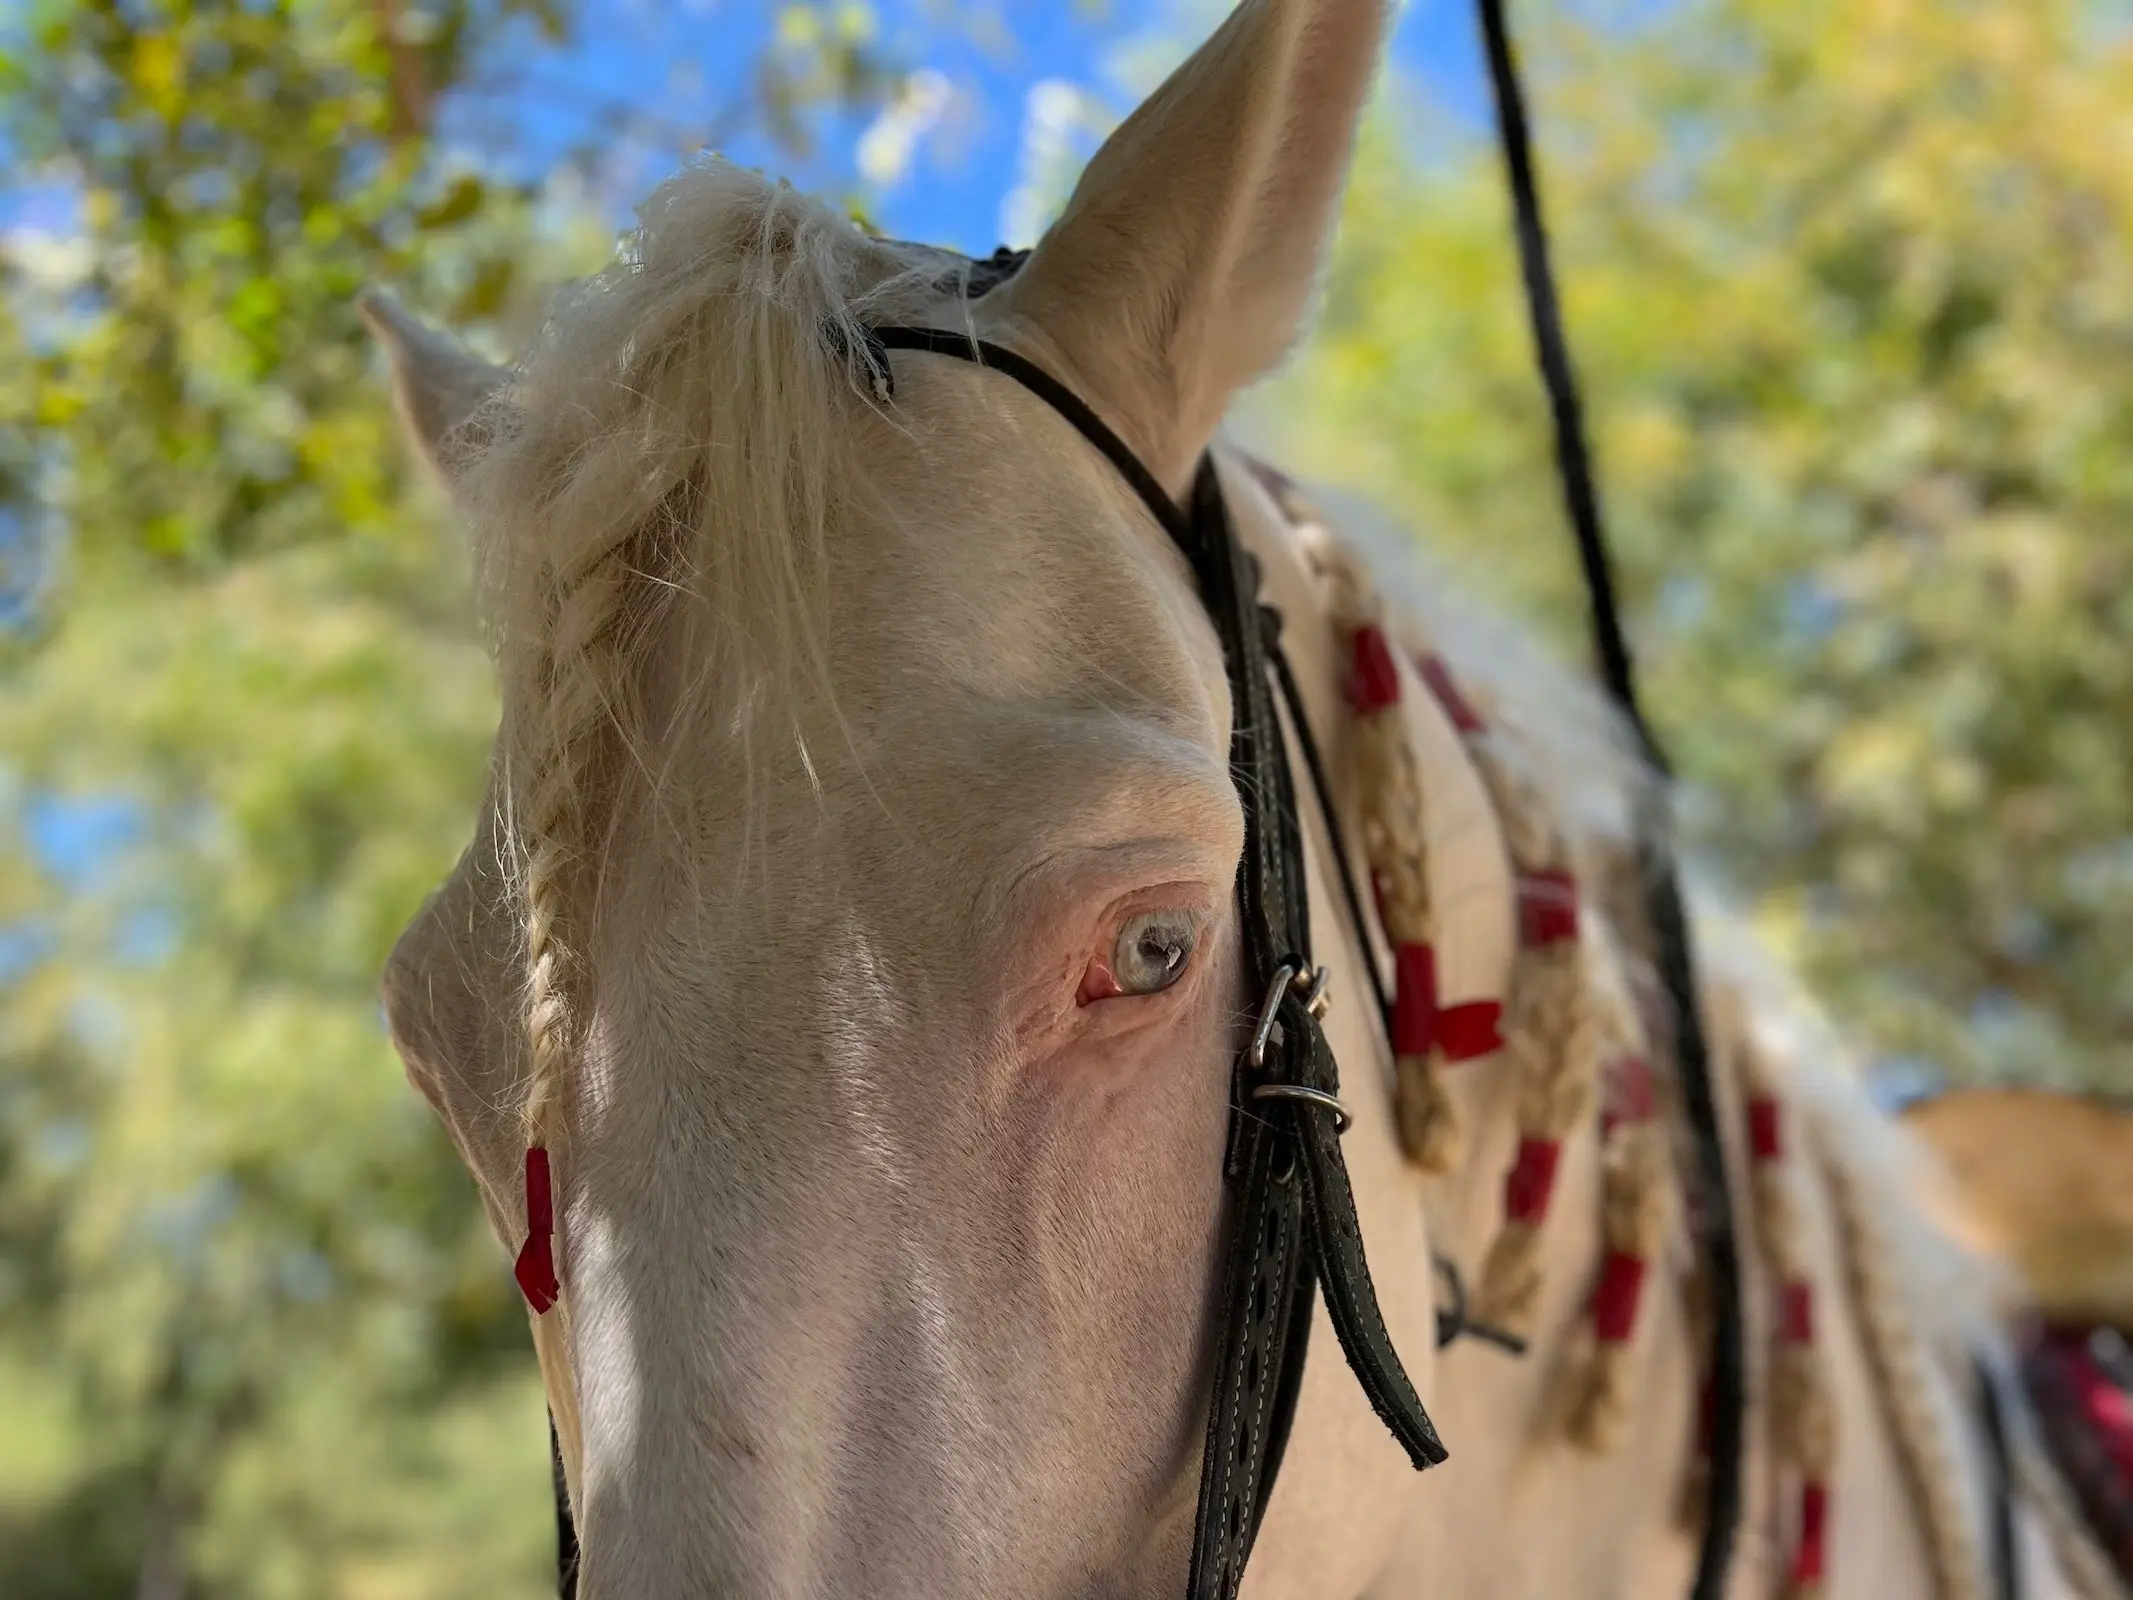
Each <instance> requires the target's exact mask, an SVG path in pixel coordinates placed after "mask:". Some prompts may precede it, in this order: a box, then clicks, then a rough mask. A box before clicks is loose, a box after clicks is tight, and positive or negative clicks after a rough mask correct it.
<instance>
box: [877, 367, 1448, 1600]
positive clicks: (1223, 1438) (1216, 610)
mask: <svg viewBox="0 0 2133 1600" xmlns="http://www.w3.org/2000/svg"><path fill="white" fill-rule="evenodd" d="M870 337H871V341H872V342H875V343H877V344H878V346H879V347H880V349H881V350H883V351H887V350H917V351H925V352H928V353H931V354H934V355H942V356H949V357H952V358H954V359H956V360H959V361H968V362H971V363H973V364H974V365H977V366H981V367H990V368H995V369H997V370H998V371H1000V372H1002V373H1004V374H1006V375H1007V376H1008V377H1011V378H1013V379H1015V380H1016V381H1017V382H1019V383H1020V384H1022V385H1023V386H1024V387H1025V388H1027V389H1028V390H1030V391H1031V392H1032V393H1033V394H1035V395H1036V396H1037V397H1038V398H1039V399H1040V400H1043V401H1044V402H1045V403H1046V404H1047V405H1049V406H1051V408H1052V409H1053V410H1055V411H1057V412H1058V413H1059V414H1060V415H1061V416H1062V417H1064V418H1065V419H1066V421H1068V422H1069V423H1071V424H1072V425H1073V426H1074V428H1075V429H1076V430H1077V431H1078V432H1079V433H1080V434H1081V435H1082V437H1084V438H1085V439H1087V440H1088V441H1089V442H1090V443H1091V444H1093V445H1094V446H1096V448H1097V449H1098V450H1100V451H1102V452H1103V454H1104V455H1105V456H1106V457H1107V458H1108V459H1109V460H1110V461H1111V463H1112V464H1113V465H1114V466H1115V467H1117V468H1118V470H1119V472H1120V473H1121V474H1122V475H1123V476H1124V477H1125V479H1126V481H1127V482H1128V483H1129V484H1131V485H1132V486H1133V488H1134V490H1135V492H1136V493H1137V494H1138V495H1139V496H1140V498H1141V500H1142V502H1143V503H1144V504H1146V506H1147V507H1148V510H1149V512H1150V514H1151V515H1153V516H1154V517H1155V519H1156V521H1157V522H1158V523H1159V524H1161V526H1162V527H1163V529H1164V531H1165V532H1166V533H1168V534H1169V535H1170V537H1171V539H1172V540H1173V541H1174V542H1175V543H1176V544H1177V546H1178V549H1179V550H1180V551H1181V552H1182V553H1183V554H1184V556H1185V559H1186V561H1187V562H1188V563H1189V564H1190V566H1191V568H1192V571H1193V576H1194V578H1195V580H1196V582H1197V583H1198V585H1199V590H1200V598H1201V601H1202V602H1203V603H1204V604H1205V606H1206V607H1207V611H1208V615H1209V617H1210V618H1211V619H1212V620H1213V622H1214V626H1215V632H1216V634H1217V636H1218V637H1219V638H1220V639H1221V641H1222V654H1223V659H1224V661H1225V663H1226V665H1227V668H1228V674H1229V682H1230V694H1231V699H1232V703H1233V706H1234V717H1235V721H1234V729H1233V732H1232V736H1231V747H1230V769H1231V775H1232V777H1233V779H1234V781H1235V783H1236V786H1237V792H1238V795H1239V797H1240V798H1241V799H1242V801H1243V804H1244V817H1245V846H1244V859H1243V862H1242V865H1241V867H1240V869H1239V872H1238V878H1237V900H1238V908H1239V913H1240V920H1241V923H1242V931H1243V939H1244V950H1245V957H1246V962H1247V971H1248V976H1249V977H1250V979H1251V982H1252V986H1253V992H1254V994H1255V995H1259V996H1263V1000H1262V1001H1261V1004H1260V1012H1259V1027H1258V1029H1257V1031H1256V1034H1255V1043H1254V1047H1253V1048H1252V1049H1249V1050H1247V1051H1246V1052H1245V1054H1244V1055H1243V1056H1242V1057H1240V1058H1239V1060H1238V1062H1237V1066H1236V1070H1235V1072H1234V1073H1233V1075H1232V1079H1231V1087H1230V1134H1229V1150H1228V1153H1227V1157H1226V1164H1225V1171H1226V1176H1227V1178H1228V1180H1229V1183H1230V1185H1231V1196H1230V1208H1229V1216H1228V1219H1227V1224H1226V1232H1225V1243H1224V1246H1223V1252H1222V1254H1223V1264H1222V1298H1221V1306H1220V1314H1219V1317H1218V1319H1217V1322H1216V1337H1217V1339H1218V1340H1219V1341H1220V1343H1219V1346H1218V1348H1217V1350H1216V1353H1215V1368H1214V1384H1213V1392H1212V1396H1211V1398H1210V1401H1209V1404H1208V1418H1207V1451H1206V1455H1205V1458H1204V1460H1203V1463H1202V1467H1201V1475H1200V1499H1199V1511H1198V1517H1197V1521H1196V1524H1195V1528H1194V1533H1193V1553H1192V1571H1191V1577H1190V1582H1189V1584H1188V1586H1187V1591H1186V1592H1187V1596H1188V1600H1232V1597H1233V1596H1234V1595H1235V1594H1236V1592H1237V1586H1238V1584H1239V1583H1240V1582H1241V1581H1242V1579H1243V1576H1244V1567H1245V1562H1246V1561H1247V1559H1248V1558H1249V1557H1250V1554H1251V1549H1252V1543H1253V1540H1254V1539H1255V1538H1256V1537H1257V1535H1258V1531H1259V1523H1260V1519H1261V1518H1262V1516H1263V1515H1264V1514H1265V1511H1266V1505H1267V1501H1268V1499H1269V1497H1270V1496H1271V1494H1272V1492H1273V1487H1274V1478H1275V1474H1276V1473H1277V1472H1278V1470H1279V1468H1280V1464H1281V1455H1282V1450H1283V1447H1284V1445H1285V1444H1286V1443H1287V1438H1288V1432H1289V1426H1290V1423H1291V1422H1292V1421H1293V1419H1294V1416H1295V1410H1296V1397H1297V1392H1298V1386H1299V1384H1300V1382H1301V1380H1302V1376H1303V1363H1304V1352H1305V1347H1306V1344H1307V1342H1308V1339H1309V1335H1310V1330H1311V1311H1312V1289H1313V1287H1314V1285H1315V1286H1316V1287H1317V1288H1318V1289H1320V1290H1321V1291H1323V1293H1324V1295H1325V1299H1326V1309H1327V1312H1328V1313H1329V1315H1330V1319H1331V1321H1332V1323H1333V1329H1334V1332H1335V1334H1336V1335H1337V1336H1338V1337H1339V1339H1340V1343H1341V1349H1342V1351H1343V1353H1344V1354H1345V1355H1346V1356H1347V1358H1348V1365H1349V1367H1350V1368H1351V1369H1352V1370H1353V1371H1354V1373H1355V1375H1356V1378H1357V1380H1358V1381H1359V1382H1360V1383H1361V1384H1362V1386H1363V1392H1364V1394H1365V1395H1366V1396H1368V1398H1369V1400H1370V1403H1371V1406H1372V1408H1373V1409H1374V1410H1375V1411H1376V1412H1377V1414H1378V1416H1379V1418H1380V1419H1381V1420H1382V1421H1383V1422H1384V1423H1385V1425H1386V1426H1387V1427H1388V1428H1389V1429H1391V1431H1392V1434H1393V1437H1394V1438H1395V1439H1397V1440H1398V1441H1399V1442H1400V1445H1401V1446H1402V1448H1404V1449H1405V1450H1406V1452H1407V1455H1408V1458H1409V1460H1411V1461H1412V1462H1413V1463H1414V1465H1415V1466H1416V1467H1417V1468H1418V1469H1419V1468H1423V1467H1429V1466H1434V1465H1435V1464H1437V1463H1438V1462H1440V1461H1442V1460H1444V1458H1445V1451H1444V1446H1443V1444H1442V1443H1441V1442H1440V1441H1439V1440H1438V1438H1437V1430H1436V1428H1435V1427H1434V1426H1433V1425H1432V1424H1431V1422H1430V1420H1429V1414H1428V1413H1427V1412H1426V1411H1425V1410H1424V1409H1423V1406H1422V1401H1421V1398H1420V1397H1419V1396H1418V1395H1417V1394H1416V1393H1415V1389H1414V1385H1413V1384H1412V1383H1411V1382H1409V1380H1408V1377H1407V1373H1406V1371H1405V1369H1404V1368H1402V1366H1401V1365H1400V1358H1399V1356H1398V1354H1397V1353H1396V1352H1395V1351H1394V1350H1393V1347H1392V1341H1391V1339H1390V1338H1389V1337H1388V1336H1387V1334H1386V1331H1385V1324H1384V1319H1383V1317H1382V1316H1381V1315H1380V1313H1379V1311H1378V1303H1377V1295H1376V1292H1375V1291H1374V1289H1373V1288H1372V1286H1371V1281H1370V1269H1369V1266H1368V1265H1367V1263H1366V1262H1365V1261H1364V1258H1363V1240H1362V1233H1361V1230H1360V1228H1359V1227H1358V1226H1357V1222H1356V1214H1355V1196H1354V1194H1353V1192H1352V1191H1351V1190H1350V1188H1349V1184H1348V1168H1347V1164H1346V1162H1345V1161H1343V1159H1342V1157H1341V1145H1340V1139H1341V1134H1342V1132H1343V1131H1344V1128H1345V1121H1346V1118H1345V1113H1344V1112H1343V1111H1342V1110H1341V1109H1340V1106H1339V1101H1338V1098H1337V1097H1338V1095H1339V1093H1340V1076H1339V1072H1338V1069H1337V1068H1336V1066H1335V1064H1334V1060H1333V1054H1332V1052H1331V1051H1330V1050H1329V1049H1328V1048H1327V1047H1326V1039H1325V1035H1324V1033H1323V1032H1322V1031H1321V1030H1320V1028H1319V1025H1318V1019H1317V1017H1316V1016H1314V1015H1313V1013H1312V1010H1311V1008H1310V1005H1309V999H1310V997H1311V994H1312V992H1313V987H1312V985H1313V972H1312V968H1311V964H1310V961H1309V950H1310V914H1309V887H1308V882H1307V879H1306V875H1305V865H1304V856H1303V834H1302V828H1301V825H1300V823H1299V821H1298V816H1297V809H1296V795H1295V789H1294V784H1293V781H1292V778H1291V775H1290V771H1289V761H1288V751H1287V747H1286V741H1285V740H1284V738H1283V734H1282V725H1281V718H1280V715H1279V713H1278V711H1277V709H1276V707H1275V703H1274V695H1275V676H1276V674H1277V673H1280V672H1281V668H1280V665H1279V663H1280V641H1279V637H1278V633H1277V631H1276V629H1275V628H1274V627H1273V626H1271V625H1270V623H1269V617H1270V613H1268V612H1267V611H1266V610H1265V608H1263V607H1262V606H1261V605H1260V603H1259V573H1258V567H1257V563H1255V562H1254V561H1253V559H1252V557H1251V555H1250V554H1249V553H1248V552H1246V550H1245V549H1244V547H1243V546H1242V545H1241V544H1240V543H1239V542H1238V540H1237V537H1236V533H1235V530H1234V529H1233V528H1232V526H1231V524H1230V520H1229V515H1228V510H1227V508H1226V506H1225V505H1224V503H1223V499H1222V489H1221V484H1220V482H1219V480H1218V479H1217V477H1216V473H1215V467H1214V462H1213V459H1212V458H1211V457H1209V458H1204V459H1203V460H1202V461H1201V463H1200V470H1199V474H1198V477H1197V478H1196V480H1195V482H1194V487H1193V498H1192V506H1191V510H1190V512H1189V513H1188V512H1187V511H1185V510H1184V509H1182V508H1181V507H1179V506H1178V505H1177V503H1176V502H1175V501H1173V500H1172V499H1171V498H1170V496H1169V494H1168V493H1167V492H1166V491H1165V490H1164V488H1163V486H1162V485H1161V484H1160V483H1159V482H1157V481H1156V479H1155V477H1154V475H1153V474H1152V473H1150V472H1149V470H1148V468H1147V466H1146V465H1145V464H1144V463H1143V462H1142V461H1141V460H1140V458H1139V457H1138V456H1136V455H1135V454H1134V453H1133V451H1132V450H1131V449H1130V448H1129V447H1128V446H1127V445H1126V443H1125V442H1124V441H1123V440H1122V439H1120V438H1119V437H1118V435H1117V434H1116V433H1114V432H1113V431H1112V430H1111V429H1110V428H1109V427H1108V426H1106V425H1105V423H1104V422H1103V420H1102V418H1100V417H1098V416H1097V415H1096V413H1095V412H1094V411H1092V410H1091V409H1090V408H1089V406H1088V405H1087V403H1086V402H1084V401H1083V400H1082V399H1081V397H1080V396H1078V395H1076V394H1075V393H1074V392H1073V391H1072V390H1070V389H1068V388H1067V387H1066V386H1065V385H1064V384H1062V383H1060V382H1059V381H1058V380H1057V379H1056V378H1054V377H1053V376H1052V375H1051V374H1050V373H1048V372H1046V371H1045V370H1044V369H1043V368H1042V367H1040V366H1038V365H1037V364H1036V363H1035V362H1033V361H1031V360H1029V359H1028V358H1027V357H1025V356H1021V355H1018V354H1016V353H1015V352H1014V351H1012V350H1008V349H1005V348H1003V347H1002V346H999V345H995V344H990V343H987V342H985V341H983V340H979V339H973V338H970V337H968V336H966V335H963V334H959V333H952V332H948V331H945V330H942V329H937V328H882V329H879V330H876V331H875V332H874V333H873V334H872V335H871V336H870ZM884 365H886V362H885V361H884ZM1284 675H1285V674H1284ZM1292 711H1297V712H1300V708H1292ZM1298 721H1299V737H1307V735H1306V734H1305V733H1304V732H1303V731H1302V728H1301V719H1300V716H1299V718H1298ZM1312 754H1313V755H1314V756H1315V754H1316V752H1315V750H1314V751H1313V752H1312ZM1365 948H1367V946H1366V947H1365Z"/></svg>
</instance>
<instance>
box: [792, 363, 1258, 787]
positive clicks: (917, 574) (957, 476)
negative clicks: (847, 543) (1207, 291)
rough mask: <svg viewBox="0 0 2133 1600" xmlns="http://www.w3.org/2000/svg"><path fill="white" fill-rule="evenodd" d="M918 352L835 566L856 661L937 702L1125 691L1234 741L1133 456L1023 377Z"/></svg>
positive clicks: (1223, 693) (1214, 661)
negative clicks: (1115, 454) (1096, 441)
mask: <svg viewBox="0 0 2133 1600" xmlns="http://www.w3.org/2000/svg"><path fill="white" fill-rule="evenodd" d="M904 359H905V360H906V361H907V362H908V363H909V365H908V366H907V367H902V368H900V369H899V398H898V411H899V415H898V417H897V418H896V423H895V425H894V426H891V425H883V426H879V427H873V428H870V429H869V430H868V432H867V435H866V437H865V439H864V441H863V446H862V449H861V450H860V451H859V452H857V458H856V470H857V471H858V472H859V473H860V474H862V475H863V477H864V478H865V480H866V482H865V483H864V485H862V486H861V487H862V488H863V490H864V491H865V492H863V493H861V494H860V495H858V496H856V497H854V500H853V501H852V502H851V503H852V504H854V506H855V508H856V513H855V516H854V524H853V527H852V528H851V530H850V533H851V537H852V541H853V546H854V548H853V550H852V551H851V552H850V555H851V557H852V559H850V560H849V561H847V562H845V563H843V565H844V573H843V576H844V580H845V581H843V582H841V583H839V582H838V581H837V574H835V573H833V575H832V581H833V587H834V589H835V604H836V606H837V609H838V612H839V628H838V636H839V638H840V640H842V641H843V642H845V643H846V644H847V645H848V646H849V647H850V649H851V652H852V654H853V655H854V656H856V657H859V658H860V659H857V660H854V661H853V662H852V663H851V670H852V672H853V673H854V675H855V676H857V677H858V678H860V679H862V680H863V679H864V678H865V677H866V676H867V674H868V672H869V670H870V669H880V670H883V671H885V672H886V673H887V674H888V676H887V677H886V678H885V679H884V680H882V681H883V683H884V684H885V685H886V686H892V687H893V689H894V690H895V692H898V693H903V694H908V695H910V696H912V697H914V698H920V699H922V698H925V697H926V696H927V695H928V694H929V693H933V692H938V693H941V694H943V695H947V696H950V697H959V696H963V695H967V694H969V693H971V692H973V691H975V692H978V693H981V694H983V695H985V696H987V697H993V696H998V695H1001V694H1019V695H1026V696H1032V697H1058V696H1066V697H1069V698H1074V699H1077V700H1093V701H1098V702H1102V701H1107V700H1108V701H1115V702H1120V703H1125V704H1128V705H1131V706H1133V707H1135V708H1136V709H1138V708H1143V707H1146V708H1150V709H1153V710H1156V711H1158V712H1161V713H1166V714H1169V715H1173V716H1181V717H1183V718H1185V719H1187V721H1188V722H1189V723H1190V724H1191V725H1193V726H1195V727H1197V728H1200V729H1203V730H1204V732H1205V734H1206V736H1207V737H1208V738H1209V739H1210V740H1211V741H1213V742H1214V743H1216V744H1219V745H1226V743H1227V729H1228V700H1227V688H1226V680H1225V677H1224V673H1223V667H1222V656H1221V647H1220V644H1219V642H1218V641H1217V640H1216V638H1215V635H1214V631H1213V629H1212V627H1211V626H1210V625H1209V624H1208V622H1207V620H1206V618H1205V615H1204V613H1203V612H1202V611H1201V608H1200V605H1199V602H1198V600H1197V598H1196V596H1195V594H1194V591H1193V588H1192V582H1191V578H1190V575H1189V573H1188V570H1187V568H1186V566H1185V563H1184V560H1183V557H1182V556H1181V555H1180V554H1179V553H1178V552H1177V551H1176V550H1175V549H1174V548H1172V546H1171V545H1170V542H1169V540H1168V538H1167V537H1166V536H1165V535H1164V534H1163V532H1162V531H1161V530H1160V529H1159V528H1157V527H1156V525H1155V524H1154V522H1153V521H1152V519H1150V518H1149V517H1148V516H1147V514H1146V513H1145V511H1144V510H1143V509H1142V508H1141V507H1140V505H1139V503H1138V501H1137V500H1136V499H1135V497H1134V496H1133V494H1132V492H1131V491H1130V489H1128V488H1127V487H1126V485H1125V483H1124V481H1123V480H1122V479H1121V478H1120V476H1119V474H1118V472H1117V469H1116V468H1114V467H1113V466H1112V465H1111V464H1110V463H1109V462H1108V461H1106V460H1104V459H1103V458H1102V456H1100V455H1099V454H1098V453H1097V452H1096V451H1095V450H1094V449H1092V448H1091V447H1090V445H1089V444H1088V442H1087V441H1086V440H1084V439H1083V438H1082V437H1081V436H1080V434H1079V433H1078V432H1076V431H1075V430H1074V429H1073V428H1072V427H1071V426H1070V425H1069V424H1068V423H1067V422H1066V421H1065V420H1064V419H1063V418H1061V417H1059V416H1058V415H1057V414H1056V413H1054V412H1053V411H1052V409H1051V408H1050V407H1049V406H1047V405H1046V404H1044V402H1042V401H1041V400H1038V399H1037V398H1035V397H1034V396H1032V395H1030V394H1028V393H1027V392H1026V391H1025V390H1023V389H1022V387H1021V386H1020V385H1019V384H1016V383H1014V382H1012V381H1010V380H1009V379H1007V378H1006V377H1004V376H1002V375H999V374H996V373H988V372H983V371H979V370H975V369H972V368H968V367H965V366H963V365H962V364H961V363H951V362H947V361H941V360H937V359H929V358H926V357H924V356H916V357H907V358H904ZM868 656H872V657H874V658H875V659H873V660H868V659H865V658H866V657H868Z"/></svg>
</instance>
